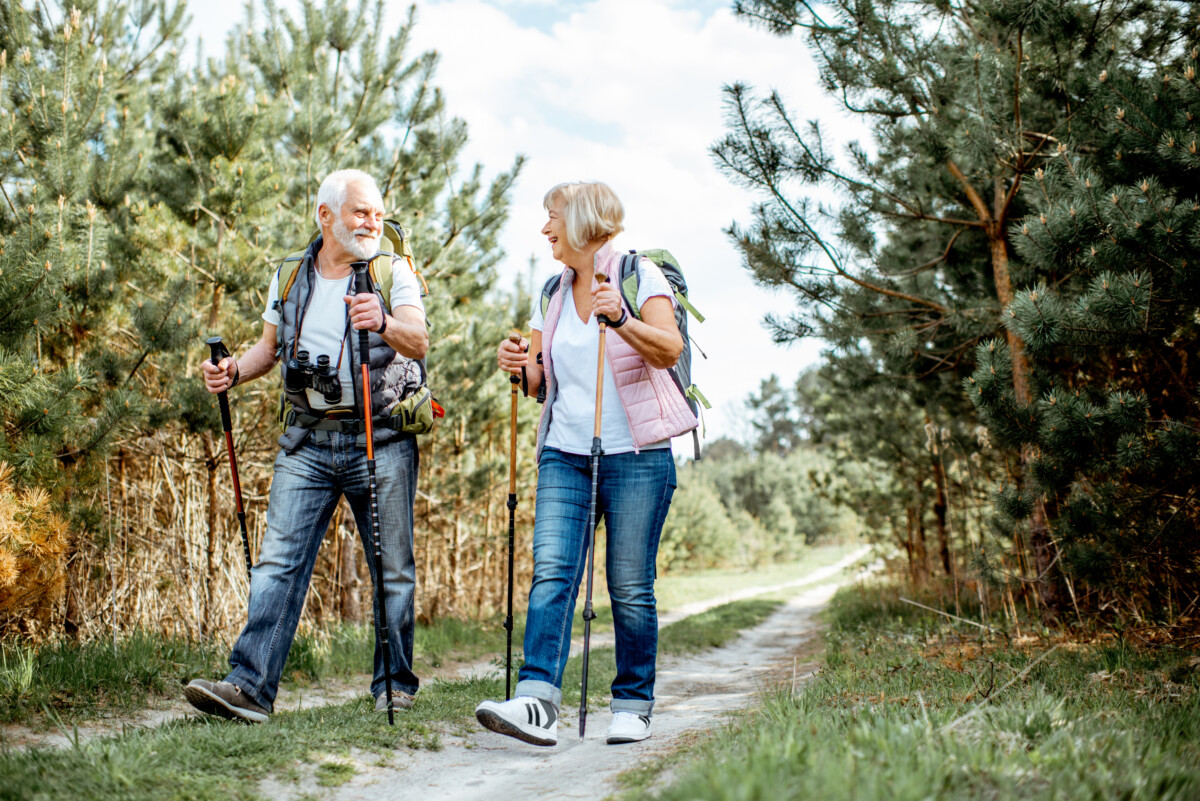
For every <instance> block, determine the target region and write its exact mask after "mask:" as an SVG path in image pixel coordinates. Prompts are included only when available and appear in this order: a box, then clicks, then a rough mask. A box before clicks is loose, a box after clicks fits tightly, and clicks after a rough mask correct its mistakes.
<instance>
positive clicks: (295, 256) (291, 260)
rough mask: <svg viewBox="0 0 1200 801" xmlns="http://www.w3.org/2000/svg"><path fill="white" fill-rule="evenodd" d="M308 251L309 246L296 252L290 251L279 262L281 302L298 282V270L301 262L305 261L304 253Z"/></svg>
mask: <svg viewBox="0 0 1200 801" xmlns="http://www.w3.org/2000/svg"><path fill="white" fill-rule="evenodd" d="M307 252H308V248H305V249H304V250H297V251H296V252H295V253H289V254H288V255H287V257H286V258H285V259H284V260H283V261H282V262H280V264H279V302H280V303H282V302H283V301H285V300H287V296H288V293H289V292H291V291H292V286H293V285H294V284H295V283H296V272H297V271H298V270H299V269H300V264H301V263H302V262H303V261H304V254H305V253H307Z"/></svg>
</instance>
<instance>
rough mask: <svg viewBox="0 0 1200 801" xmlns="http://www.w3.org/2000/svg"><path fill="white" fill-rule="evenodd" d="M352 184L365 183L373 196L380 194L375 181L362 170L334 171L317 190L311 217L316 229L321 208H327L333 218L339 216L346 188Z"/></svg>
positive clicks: (318, 225) (319, 219) (319, 223)
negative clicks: (314, 209)
mask: <svg viewBox="0 0 1200 801" xmlns="http://www.w3.org/2000/svg"><path fill="white" fill-rule="evenodd" d="M354 183H365V184H367V186H369V187H371V188H372V189H374V190H375V194H380V192H379V185H378V184H376V183H375V179H374V178H372V177H371V176H370V175H369V174H368V173H365V172H363V171H362V170H335V171H333V172H331V173H329V175H327V176H325V180H324V181H321V188H320V189H318V190H317V208H316V211H314V212H313V216H314V217H315V218H316V220H317V227H318V228H320V227H321V206H328V207H329V210H330V211H332V212H333V214H334V216H335V217H336V216H338V215H340V214H341V213H342V204H343V203H345V202H346V188H347V187H348V186H349V185H350V184H354Z"/></svg>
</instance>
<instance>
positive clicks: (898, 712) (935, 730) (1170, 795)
mask: <svg viewBox="0 0 1200 801" xmlns="http://www.w3.org/2000/svg"><path fill="white" fill-rule="evenodd" d="M829 618H830V630H829V632H828V634H827V638H826V661H825V666H824V668H822V670H821V672H820V674H819V675H818V676H817V677H816V678H814V679H813V680H812V681H811V682H810V683H809V685H808V686H807V687H806V688H802V689H801V690H800V691H798V692H797V693H796V694H795V695H793V694H792V692H791V688H790V686H785V687H781V688H779V689H777V690H776V691H774V692H772V693H768V695H767V697H766V698H765V699H764V701H763V703H762V705H761V707H760V708H759V709H758V710H757V711H756V712H755V713H754V714H753V715H751V716H749V717H748V718H744V719H743V721H742V722H741V723H739V724H737V725H732V726H730V727H728V728H726V729H724V730H721V731H720V732H718V733H716V734H715V735H713V736H712V737H710V738H708V739H707V740H705V741H704V742H702V743H700V744H698V745H696V746H695V747H693V748H691V749H687V750H686V752H685V753H682V754H676V755H674V756H672V757H670V758H668V760H667V761H660V762H658V763H656V764H655V765H654V766H653V767H652V768H642V769H639V770H638V771H635V772H631V774H630V775H629V776H628V777H627V778H626V782H627V783H628V785H629V786H630V787H631V789H630V790H629V791H628V792H627V793H626V794H625V796H624V798H625V799H626V801H633V800H634V799H646V798H655V799H659V800H660V801H683V799H687V801H702V800H704V799H729V801H733V799H773V798H805V797H819V798H822V799H835V800H836V799H864V798H889V799H899V800H900V801H903V800H904V799H927V798H947V799H949V798H986V799H1013V800H1014V801H1016V800H1017V799H1020V801H1027V800H1030V799H1066V798H1096V799H1142V798H1144V799H1181V800H1182V799H1194V798H1198V797H1200V666H1198V665H1197V660H1196V659H1195V657H1194V655H1193V653H1192V652H1189V651H1186V650H1183V649H1173V648H1168V647H1163V648H1157V649H1153V650H1149V649H1137V648H1134V647H1132V646H1131V645H1130V644H1129V643H1128V642H1124V641H1120V640H1118V641H1106V642H1097V643H1090V644H1077V643H1071V642H1068V641H1065V640H1063V641H1061V642H1060V641H1057V640H1050V641H1047V640H1042V639H1036V640H1035V639H1028V640H1021V641H1017V642H1009V641H1008V640H1005V639H999V640H990V641H981V640H980V639H979V637H978V635H977V634H976V633H975V632H971V631H970V630H968V629H966V628H965V627H964V628H962V629H957V628H955V627H954V624H953V623H950V622H948V621H946V620H945V619H944V618H939V617H937V616H934V615H930V614H928V613H924V612H922V611H921V610H918V609H915V608H913V607H910V606H907V605H902V604H900V603H898V602H897V601H895V596H894V592H890V591H888V590H886V589H874V590H864V589H861V588H857V589H848V590H843V591H842V592H840V593H839V594H838V596H837V597H836V598H835V599H834V602H833V604H832V605H831V609H830V612H829ZM1056 643H1057V644H1058V647H1057V648H1055V650H1054V651H1053V652H1052V653H1051V654H1050V655H1049V656H1048V657H1047V658H1046V659H1044V660H1043V661H1042V662H1040V663H1038V664H1037V665H1036V666H1034V667H1033V668H1032V669H1030V670H1029V671H1028V673H1027V674H1026V675H1025V676H1024V677H1022V678H1019V679H1018V680H1017V681H1016V682H1014V683H1013V684H1012V686H1010V687H1009V688H1007V689H1004V690H1003V691H1002V688H1003V687H1004V685H1005V684H1006V683H1008V682H1009V681H1010V680H1012V679H1014V678H1018V676H1019V675H1020V674H1021V672H1022V671H1024V670H1025V669H1026V668H1027V667H1029V666H1030V665H1031V664H1032V663H1034V661H1035V660H1036V659H1037V658H1038V657H1040V656H1042V655H1043V654H1045V653H1046V652H1047V651H1049V650H1050V649H1051V648H1052V647H1053V646H1054V645H1055V644H1056ZM985 699H986V700H985ZM981 703H982V706H981ZM972 710H976V712H975V714H973V715H972V716H971V717H967V718H965V719H962V718H963V716H964V715H966V714H967V713H969V712H972ZM960 719H961V720H960ZM956 721H957V723H956ZM667 765H670V766H672V767H673V779H672V781H671V783H670V784H669V785H668V786H666V787H655V786H654V785H655V781H656V773H655V771H656V770H661V769H662V768H663V767H664V766H667Z"/></svg>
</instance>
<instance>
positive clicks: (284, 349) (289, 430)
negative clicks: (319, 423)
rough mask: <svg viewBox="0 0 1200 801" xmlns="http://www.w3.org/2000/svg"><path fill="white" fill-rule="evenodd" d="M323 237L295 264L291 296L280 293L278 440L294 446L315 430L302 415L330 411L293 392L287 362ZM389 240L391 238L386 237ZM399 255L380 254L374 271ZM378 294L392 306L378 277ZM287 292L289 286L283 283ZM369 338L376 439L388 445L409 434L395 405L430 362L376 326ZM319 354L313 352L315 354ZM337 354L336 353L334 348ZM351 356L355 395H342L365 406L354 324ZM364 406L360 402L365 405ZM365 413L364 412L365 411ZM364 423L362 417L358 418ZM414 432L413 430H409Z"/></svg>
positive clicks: (348, 344)
mask: <svg viewBox="0 0 1200 801" xmlns="http://www.w3.org/2000/svg"><path fill="white" fill-rule="evenodd" d="M321 242H322V238H321V237H317V238H316V240H314V241H313V242H312V244H310V245H309V246H308V249H307V250H306V251H304V256H303V259H302V260H301V263H300V265H299V267H298V268H297V269H296V275H295V280H294V282H293V284H292V286H291V289H290V291H288V293H287V296H286V297H282V298H280V299H279V300H278V301H276V303H277V304H278V309H279V316H280V320H279V327H278V329H277V331H276V339H275V342H276V345H277V347H276V351H275V355H276V358H278V359H279V370H280V375H281V376H282V378H283V385H284V390H283V396H282V398H281V399H280V422H282V423H283V424H284V426H285V427H286V428H285V430H284V432H283V435H282V436H281V437H280V438H279V445H280V447H282V448H283V449H284V450H287V451H289V452H290V451H292V450H295V449H296V448H298V447H299V446H300V445H301V444H303V443H304V441H305V440H306V439H307V438H308V435H309V434H310V433H311V432H312V429H311V428H310V427H305V426H302V425H299V424H298V422H297V421H298V418H299V419H301V420H305V419H310V418H320V417H323V416H324V415H325V412H322V411H315V410H313V409H312V408H311V407H310V406H309V404H308V395H307V394H306V393H304V392H300V393H293V392H288V391H287V363H288V360H289V359H291V358H292V357H293V356H294V355H295V350H296V331H297V329H298V328H299V325H300V321H301V320H303V318H304V314H305V313H306V312H307V311H308V304H309V303H310V302H311V301H312V282H313V276H314V274H315V272H316V267H315V264H316V255H317V252H318V251H320V249H321ZM384 242H386V240H384ZM395 258H399V257H398V256H396V255H394V254H392V253H387V252H384V253H382V254H381V255H380V256H377V257H376V258H375V260H374V261H373V262H372V264H371V266H372V268H374V269H373V270H372V272H376V273H377V272H378V271H379V270H390V269H392V261H393V259H395ZM373 283H374V284H375V295H376V297H378V298H379V301H380V303H381V304H383V308H384V309H385V310H386V311H388V312H389V313H390V312H391V308H390V307H389V305H388V299H387V298H384V296H383V294H382V293H381V292H380V290H379V282H378V281H374V282H373ZM279 291H280V292H281V293H282V292H283V291H284V287H282V286H281V287H280V288H279ZM368 338H369V341H370V350H369V358H370V360H371V410H372V414H371V416H372V418H374V420H375V421H376V423H375V444H376V445H383V444H386V443H388V442H391V441H393V440H396V439H399V438H400V437H402V436H406V435H405V434H403V433H401V432H400V431H397V430H395V429H394V428H392V427H391V426H390V425H389V422H390V415H391V413H392V409H393V408H394V407H395V406H396V404H397V403H399V402H400V401H401V400H403V399H405V398H407V397H408V396H409V395H411V394H412V393H413V392H415V391H416V390H417V389H418V388H420V387H421V386H422V385H423V384H424V383H425V367H424V365H423V364H422V363H421V361H420V360H417V359H410V358H408V357H407V356H401V355H400V354H399V353H397V352H396V351H394V350H392V347H391V346H390V345H388V344H387V343H386V342H384V341H383V337H381V336H379V335H378V334H376V333H375V332H374V331H372V332H371V333H370V334H369V335H368ZM315 356H316V354H314V358H315ZM329 356H330V357H331V359H332V358H334V354H329ZM347 356H348V357H349V358H350V379H351V381H352V382H353V384H354V398H353V400H352V401H351V399H348V398H345V397H343V399H342V400H343V401H344V402H347V405H349V404H350V402H352V403H353V405H354V406H356V407H360V404H361V398H362V388H361V387H360V386H359V384H360V383H361V379H360V376H361V375H362V369H361V368H360V366H359V365H360V364H361V362H360V361H359V358H358V333H357V331H356V330H355V329H351V332H350V335H349V339H348V341H347V342H346V351H345V356H343V358H345V357H347ZM360 408H361V407H360ZM360 414H361V413H360ZM358 422H360V423H361V419H360V420H359V421H358ZM408 436H411V435H408Z"/></svg>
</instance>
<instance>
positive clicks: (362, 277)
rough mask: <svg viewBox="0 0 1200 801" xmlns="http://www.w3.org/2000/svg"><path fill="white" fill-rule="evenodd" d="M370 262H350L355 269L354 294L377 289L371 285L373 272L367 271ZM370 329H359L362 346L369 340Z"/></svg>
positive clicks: (352, 268) (369, 292) (351, 267)
mask: <svg viewBox="0 0 1200 801" xmlns="http://www.w3.org/2000/svg"><path fill="white" fill-rule="evenodd" d="M369 264H370V263H369V262H365V261H354V262H350V269H351V270H354V294H356V295H363V294H368V295H369V294H371V293H372V292H374V291H375V290H374V289H373V288H372V287H371V274H370V273H369V272H368V271H367V267H368V266H369ZM369 333H370V332H369V331H367V329H365V328H360V329H358V341H359V345H360V346H362V347H365V346H366V343H367V342H368V339H367V337H368V335H369Z"/></svg>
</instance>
